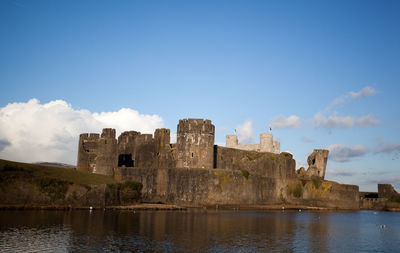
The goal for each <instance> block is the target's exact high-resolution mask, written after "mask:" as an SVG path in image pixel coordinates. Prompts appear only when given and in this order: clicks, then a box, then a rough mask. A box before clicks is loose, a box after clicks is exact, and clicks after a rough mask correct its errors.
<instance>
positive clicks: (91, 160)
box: [76, 133, 100, 172]
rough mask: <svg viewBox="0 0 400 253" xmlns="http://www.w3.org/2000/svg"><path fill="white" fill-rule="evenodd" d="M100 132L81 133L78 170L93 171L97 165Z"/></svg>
mask: <svg viewBox="0 0 400 253" xmlns="http://www.w3.org/2000/svg"><path fill="white" fill-rule="evenodd" d="M99 139H100V134H95V133H90V134H88V133H84V134H81V135H79V145H78V161H77V165H76V169H77V170H82V171H88V172H93V170H94V168H95V167H96V158H97V147H98V141H99Z"/></svg>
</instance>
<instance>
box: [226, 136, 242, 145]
mask: <svg viewBox="0 0 400 253" xmlns="http://www.w3.org/2000/svg"><path fill="white" fill-rule="evenodd" d="M238 145H239V142H238V137H237V136H236V135H234V134H231V135H227V136H226V142H225V146H226V147H227V148H236V147H237V146H238Z"/></svg>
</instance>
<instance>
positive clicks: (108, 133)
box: [101, 128, 115, 139]
mask: <svg viewBox="0 0 400 253" xmlns="http://www.w3.org/2000/svg"><path fill="white" fill-rule="evenodd" d="M101 138H113V139H115V129H114V128H103V132H102V133H101Z"/></svg>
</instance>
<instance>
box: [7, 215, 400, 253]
mask: <svg viewBox="0 0 400 253" xmlns="http://www.w3.org/2000/svg"><path fill="white" fill-rule="evenodd" d="M399 238H400V213H391V212H375V211H360V212H306V211H276V212H271V211H269V212H262V211H234V210H229V211H227V210H199V209H195V210H187V211H136V212H134V211H108V210H107V211H100V210H94V211H89V210H73V211H49V210H48V211H44V210H42V211H40V210H34V211H6V210H2V211H0V252H86V251H89V250H90V251H92V252H104V251H112V252H150V251H151V252H395V251H398V249H399V248H400V241H399Z"/></svg>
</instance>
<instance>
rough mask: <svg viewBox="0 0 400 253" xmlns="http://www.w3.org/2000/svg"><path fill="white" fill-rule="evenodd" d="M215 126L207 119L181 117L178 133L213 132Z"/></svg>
mask: <svg viewBox="0 0 400 253" xmlns="http://www.w3.org/2000/svg"><path fill="white" fill-rule="evenodd" d="M214 132H215V127H214V125H213V124H211V120H208V119H181V120H179V124H178V134H180V133H208V134H213V135H214Z"/></svg>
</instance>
